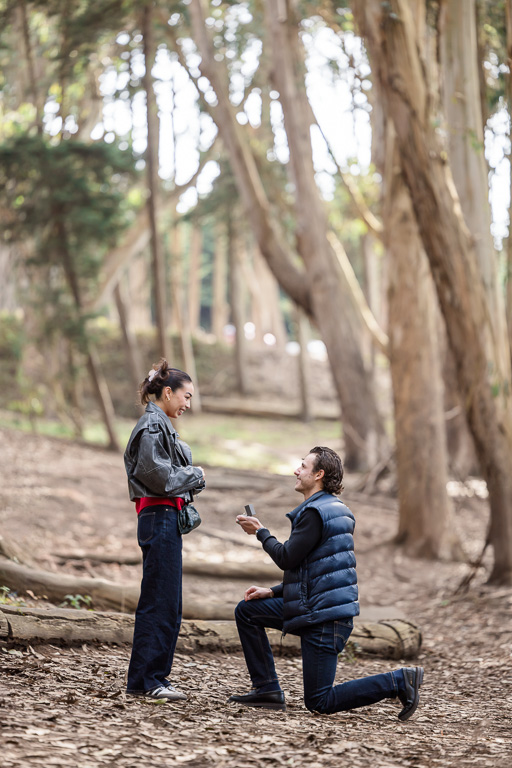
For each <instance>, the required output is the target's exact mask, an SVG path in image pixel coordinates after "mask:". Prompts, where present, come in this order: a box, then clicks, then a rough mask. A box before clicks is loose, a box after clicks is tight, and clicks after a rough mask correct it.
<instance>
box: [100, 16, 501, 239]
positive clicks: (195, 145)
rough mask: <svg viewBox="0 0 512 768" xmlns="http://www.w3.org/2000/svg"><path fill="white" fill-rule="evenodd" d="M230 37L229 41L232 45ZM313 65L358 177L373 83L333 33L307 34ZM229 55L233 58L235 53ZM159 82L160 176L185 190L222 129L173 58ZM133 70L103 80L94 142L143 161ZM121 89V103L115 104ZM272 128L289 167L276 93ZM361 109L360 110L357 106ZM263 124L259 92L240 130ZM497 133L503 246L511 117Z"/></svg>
mask: <svg viewBox="0 0 512 768" xmlns="http://www.w3.org/2000/svg"><path fill="white" fill-rule="evenodd" d="M238 8H239V9H240V11H239V15H238V21H240V20H242V21H243V14H244V13H247V10H246V9H245V8H244V7H243V6H238ZM229 34H230V33H229V32H228V35H227V36H228V38H229ZM128 41H129V38H128V35H127V34H124V33H123V34H121V35H119V37H118V42H119V43H121V44H126V43H127V42H128ZM344 42H345V48H346V50H347V52H349V53H350V54H351V55H353V57H354V60H356V61H361V43H360V40H359V38H357V37H355V36H353V35H346V36H345V40H344ZM304 43H305V46H306V50H307V54H308V58H307V66H308V75H307V81H306V84H307V90H308V96H309V99H310V102H311V105H312V107H313V111H314V113H315V115H316V117H317V120H318V122H319V124H320V126H321V128H322V130H323V132H324V134H325V135H326V137H327V138H328V140H329V142H330V145H331V148H332V150H333V152H334V154H335V156H336V159H337V161H338V163H339V164H340V165H341V166H342V167H345V166H346V165H347V163H349V162H351V161H352V160H353V159H354V158H355V159H356V160H357V163H352V162H351V165H350V170H351V172H352V173H354V174H355V175H357V174H358V173H360V172H362V173H365V172H366V171H367V170H368V168H369V165H370V161H371V154H370V149H371V125H370V120H369V114H368V104H367V101H366V96H365V94H364V90H365V89H368V88H369V87H371V86H370V82H369V80H366V81H365V80H363V93H360V92H359V93H356V94H355V98H354V94H353V93H352V91H351V86H352V81H353V78H354V73H353V70H352V69H351V68H350V66H349V62H348V59H347V56H346V54H345V52H344V51H343V50H342V49H341V46H340V43H339V40H338V38H337V36H336V35H335V34H334V32H332V30H330V29H326V28H324V29H318V27H316V28H314V29H312V30H311V31H307V32H306V34H305V36H304ZM184 47H185V50H186V52H187V54H188V62H189V64H190V65H191V66H192V67H193V68H194V67H195V68H196V70H195V75H197V76H199V75H200V72H199V69H197V65H198V64H199V61H200V60H199V57H198V56H197V54H196V53H195V49H194V44H193V43H192V41H190V40H186V41H184ZM260 53H261V43H260V42H259V41H257V40H255V41H254V42H253V43H252V44H251V45H250V46H249V48H248V49H247V51H246V52H245V53H244V57H243V61H242V64H241V67H240V68H239V70H238V71H237V73H236V74H235V75H234V77H233V79H232V84H231V85H232V96H231V98H232V102H233V103H234V104H235V105H236V104H239V103H240V102H241V100H242V98H243V93H244V88H245V87H246V85H247V82H248V81H250V79H251V77H252V75H253V73H254V71H255V69H256V67H257V65H258V58H259V55H260ZM228 55H229V52H228ZM329 59H330V60H331V61H336V62H337V64H338V66H339V69H340V71H341V72H342V73H343V76H340V75H338V74H336V73H334V72H333V70H332V68H330V67H329V66H328V61H329ZM131 68H132V69H131V71H132V74H133V75H135V76H138V77H141V76H142V75H143V73H144V60H143V56H142V54H140V55H138V56H135V57H133V56H132V58H131ZM367 74H369V68H368V67H365V65H364V64H362V65H361V66H360V75H361V76H362V77H364V76H365V75H367ZM153 75H154V77H155V78H156V80H157V84H156V86H155V90H156V93H157V100H158V106H159V113H160V131H161V132H160V175H161V177H162V178H163V179H164V180H165V179H167V180H171V181H173V182H174V183H176V184H178V185H182V184H185V183H186V182H187V181H188V180H189V179H190V178H191V176H193V174H194V173H195V172H196V170H197V167H198V162H199V150H205V149H207V148H208V147H209V146H210V145H211V143H212V141H213V139H214V138H215V135H216V132H217V129H216V126H215V124H214V123H213V120H212V119H211V118H210V117H209V116H208V115H207V114H204V113H200V111H199V108H198V105H197V93H196V89H195V86H194V84H193V83H192V81H191V80H190V78H189V77H188V74H187V72H186V71H185V70H184V69H183V68H182V67H181V65H180V64H179V63H178V61H177V60H176V59H175V58H173V55H172V54H170V53H169V52H168V51H164V50H160V51H159V52H158V56H157V60H156V64H155V67H154V69H153ZM130 76H131V74H130V71H129V66H128V63H127V64H126V69H125V71H124V72H123V71H122V72H119V71H115V69H114V68H111V69H110V70H107V71H106V72H105V74H104V75H103V76H102V78H101V90H102V93H103V94H104V96H105V108H104V119H103V123H102V124H99V125H97V126H96V127H95V129H94V131H93V132H92V138H94V139H99V138H101V137H102V136H104V138H105V140H107V141H114V140H115V136H116V134H117V135H118V136H126V135H129V134H130V132H131V136H132V141H133V147H134V150H135V152H137V153H140V154H142V153H143V152H144V150H145V147H146V115H145V96H144V94H142V93H139V94H137V95H136V96H135V99H134V100H133V101H132V102H131V103H130V100H129V98H128V96H129V94H128V90H126V91H124V93H123V89H125V88H126V86H127V85H128V83H129V80H130ZM199 86H200V87H201V89H202V90H203V92H204V95H205V98H206V99H208V100H211V101H213V100H214V98H215V96H214V94H213V92H212V90H211V88H210V86H209V83H208V81H207V80H206V78H200V80H199ZM116 89H117V91H118V92H119V91H120V92H121V98H118V99H117V100H115V101H113V100H112V94H113V93H114V91H115V90H116ZM271 96H272V97H273V98H274V101H273V103H272V108H271V121H272V128H273V132H274V140H275V144H274V149H273V152H272V153H271V156H270V158H269V159H275V160H278V161H280V162H283V163H286V162H287V160H288V147H287V143H286V134H285V131H284V127H283V119H282V111H281V106H280V104H279V101H278V96H279V94H277V93H273V94H271ZM354 101H355V104H354ZM260 116H261V99H260V95H259V93H258V91H257V89H255V90H253V91H252V93H251V94H250V95H249V97H248V98H247V99H246V101H245V104H244V105H243V107H241V109H240V112H239V113H238V119H239V121H240V122H241V123H246V122H250V123H251V124H252V125H254V126H257V125H259V122H260ZM492 127H493V130H492V131H491V130H488V131H487V133H486V156H487V159H488V161H489V163H490V165H491V168H492V169H493V172H492V173H491V176H490V199H491V207H492V213H493V234H494V237H495V240H496V243H497V245H498V246H500V245H501V239H502V238H503V237H506V235H507V231H508V206H509V201H510V164H509V161H508V157H507V156H508V154H509V151H510V141H509V125H508V116H507V113H506V111H505V110H503V111H502V112H500V113H498V114H497V115H495V116H494V117H493V119H492ZM311 138H312V147H313V158H314V162H315V168H316V169H317V172H318V176H317V179H318V184H319V187H320V189H321V191H322V194H323V195H324V196H325V197H326V198H327V199H329V198H330V197H331V196H332V192H333V190H334V181H333V178H332V173H333V172H334V170H335V169H334V164H333V163H332V160H331V158H330V157H329V155H328V152H327V150H326V147H325V142H324V139H323V137H322V136H321V134H320V132H319V131H318V129H313V130H312V135H311ZM218 172H219V169H218V166H217V164H216V163H215V162H209V163H207V164H206V166H205V167H204V169H203V171H202V172H201V174H200V176H199V178H198V181H197V183H196V186H195V187H194V188H190V189H189V190H188V191H187V192H186V193H184V194H183V195H182V197H181V199H180V202H179V205H178V210H179V211H181V212H184V211H186V210H187V209H189V208H190V207H193V206H194V205H195V203H196V201H197V196H198V194H200V195H201V194H207V193H208V191H209V190H210V189H211V185H212V183H213V181H214V179H215V177H216V176H217V175H218Z"/></svg>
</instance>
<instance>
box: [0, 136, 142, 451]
mask: <svg viewBox="0 0 512 768" xmlns="http://www.w3.org/2000/svg"><path fill="white" fill-rule="evenodd" d="M0 165H1V171H0V197H1V199H2V201H3V204H4V205H5V207H6V209H8V210H10V215H9V219H8V221H6V226H5V228H4V231H3V236H4V237H5V238H6V239H8V240H11V241H12V240H16V239H26V240H27V241H28V240H31V241H32V253H31V261H32V263H33V265H34V267H36V268H37V270H38V272H39V275H40V276H41V281H40V285H39V286H38V287H39V289H40V290H41V291H43V292H44V296H43V297H42V303H43V306H44V308H45V309H44V314H43V318H44V321H45V322H46V323H48V324H49V327H50V328H53V329H55V327H59V328H61V329H62V330H63V332H64V334H65V335H66V336H67V338H68V339H69V340H70V341H72V342H73V343H74V345H75V347H76V348H77V349H78V350H80V351H81V352H82V354H83V355H84V357H85V359H86V362H87V368H88V370H89V374H90V376H91V381H92V384H93V389H94V392H95V395H96V398H97V401H98V405H99V407H100V411H101V414H102V418H103V421H104V424H105V427H106V430H107V433H108V437H109V444H110V447H111V448H114V449H118V448H119V444H118V440H117V436H116V431H115V426H114V409H113V406H112V401H111V398H110V394H109V391H108V386H107V383H106V381H105V377H104V376H103V374H102V370H101V366H100V363H99V359H98V355H97V352H96V348H95V345H94V343H93V340H92V339H91V334H90V331H89V328H88V323H87V320H88V315H87V313H86V311H85V303H86V302H85V296H86V295H87V293H89V292H90V290H91V288H92V286H93V285H94V282H95V278H96V276H97V271H98V266H99V261H100V258H99V255H100V254H101V250H102V248H104V247H105V245H106V244H107V243H108V242H109V241H110V242H111V241H112V240H113V239H114V238H115V237H117V235H118V234H119V232H120V230H121V229H122V227H123V225H124V205H123V203H122V188H123V185H124V182H125V180H126V178H127V175H128V174H129V172H130V162H129V159H128V158H127V157H126V156H123V155H122V154H121V153H119V152H118V151H117V149H116V148H115V147H108V146H107V145H106V144H104V145H102V144H99V145H96V146H87V145H84V144H81V143H79V142H75V141H61V142H59V143H57V144H55V145H53V144H50V143H49V142H48V141H46V140H45V139H44V138H43V137H41V136H39V135H37V136H30V135H29V136H26V135H20V136H18V137H16V138H15V139H13V140H11V141H9V142H6V143H4V144H3V145H1V146H0ZM112 176H114V178H117V186H116V182H113V181H112ZM43 276H44V279H43ZM43 318H42V319H43Z"/></svg>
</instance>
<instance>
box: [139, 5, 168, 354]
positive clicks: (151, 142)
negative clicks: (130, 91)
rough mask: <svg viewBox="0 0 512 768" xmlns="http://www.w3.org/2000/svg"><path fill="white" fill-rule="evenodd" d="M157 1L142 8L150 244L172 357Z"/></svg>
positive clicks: (161, 338) (160, 330)
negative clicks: (161, 215)
mask: <svg viewBox="0 0 512 768" xmlns="http://www.w3.org/2000/svg"><path fill="white" fill-rule="evenodd" d="M152 6H153V3H152V2H151V0H150V2H146V4H145V5H144V7H143V9H142V23H141V29H142V35H143V38H144V77H143V81H144V90H145V92H146V123H147V147H146V169H147V189H148V194H147V203H146V204H147V212H148V221H149V229H150V232H151V239H150V248H151V263H152V267H153V270H152V277H153V296H154V301H155V317H156V328H157V338H158V352H159V354H160V356H161V357H164V358H165V359H166V360H170V359H171V354H170V348H169V340H168V335H167V328H166V284H167V283H166V274H165V262H164V253H163V248H162V241H161V238H160V235H159V232H158V226H157V223H158V213H157V208H158V197H159V194H158V193H159V176H158V167H159V161H158V147H159V143H160V142H159V135H160V131H159V121H158V107H157V103H156V96H155V92H154V89H153V78H152V74H151V72H152V69H153V65H154V62H155V43H154V34H153V14H152Z"/></svg>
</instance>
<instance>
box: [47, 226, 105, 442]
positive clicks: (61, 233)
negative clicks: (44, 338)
mask: <svg viewBox="0 0 512 768" xmlns="http://www.w3.org/2000/svg"><path fill="white" fill-rule="evenodd" d="M57 221H58V224H57V227H56V235H57V239H58V243H59V247H60V251H61V258H62V266H63V269H64V274H65V277H66V280H67V282H68V285H69V289H70V291H71V294H72V296H73V299H74V301H75V306H76V312H77V316H78V318H79V320H80V322H81V323H82V328H83V337H84V338H83V344H84V355H85V359H86V362H87V370H88V371H89V375H90V377H91V381H92V384H93V389H94V393H95V395H96V399H97V401H98V405H99V406H100V411H101V415H102V418H103V423H104V425H105V428H106V430H107V435H108V440H109V443H108V447H109V449H110V450H113V451H119V450H120V445H119V440H118V437H117V434H116V429H115V424H114V421H115V412H114V406H113V404H112V398H111V397H110V392H109V389H108V384H107V381H106V379H105V377H104V375H103V372H102V370H101V363H100V359H99V356H98V353H97V352H96V348H95V346H94V345H93V344H92V343H91V341H90V340H89V339H88V338H87V329H86V323H85V320H84V318H83V308H82V297H81V292H80V286H79V283H78V277H77V274H76V271H75V268H74V264H73V259H72V257H71V252H70V250H69V246H68V241H67V234H66V230H65V227H64V222H62V221H61V220H60V219H59V218H58V217H57ZM71 354H72V351H71ZM77 405H78V404H77Z"/></svg>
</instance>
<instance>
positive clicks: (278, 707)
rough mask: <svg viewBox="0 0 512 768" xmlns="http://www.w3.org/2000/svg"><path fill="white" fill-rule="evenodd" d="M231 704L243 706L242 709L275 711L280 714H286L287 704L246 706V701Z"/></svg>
mask: <svg viewBox="0 0 512 768" xmlns="http://www.w3.org/2000/svg"><path fill="white" fill-rule="evenodd" d="M229 703H230V704H241V706H242V707H254V708H257V709H273V710H276V711H279V712H286V704H277V703H276V704H272V702H271V701H268V702H267V701H263V702H261V704H259V703H257V702H256V703H254V704H253V703H250V704H246V703H245V702H244V701H230V702H229Z"/></svg>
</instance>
